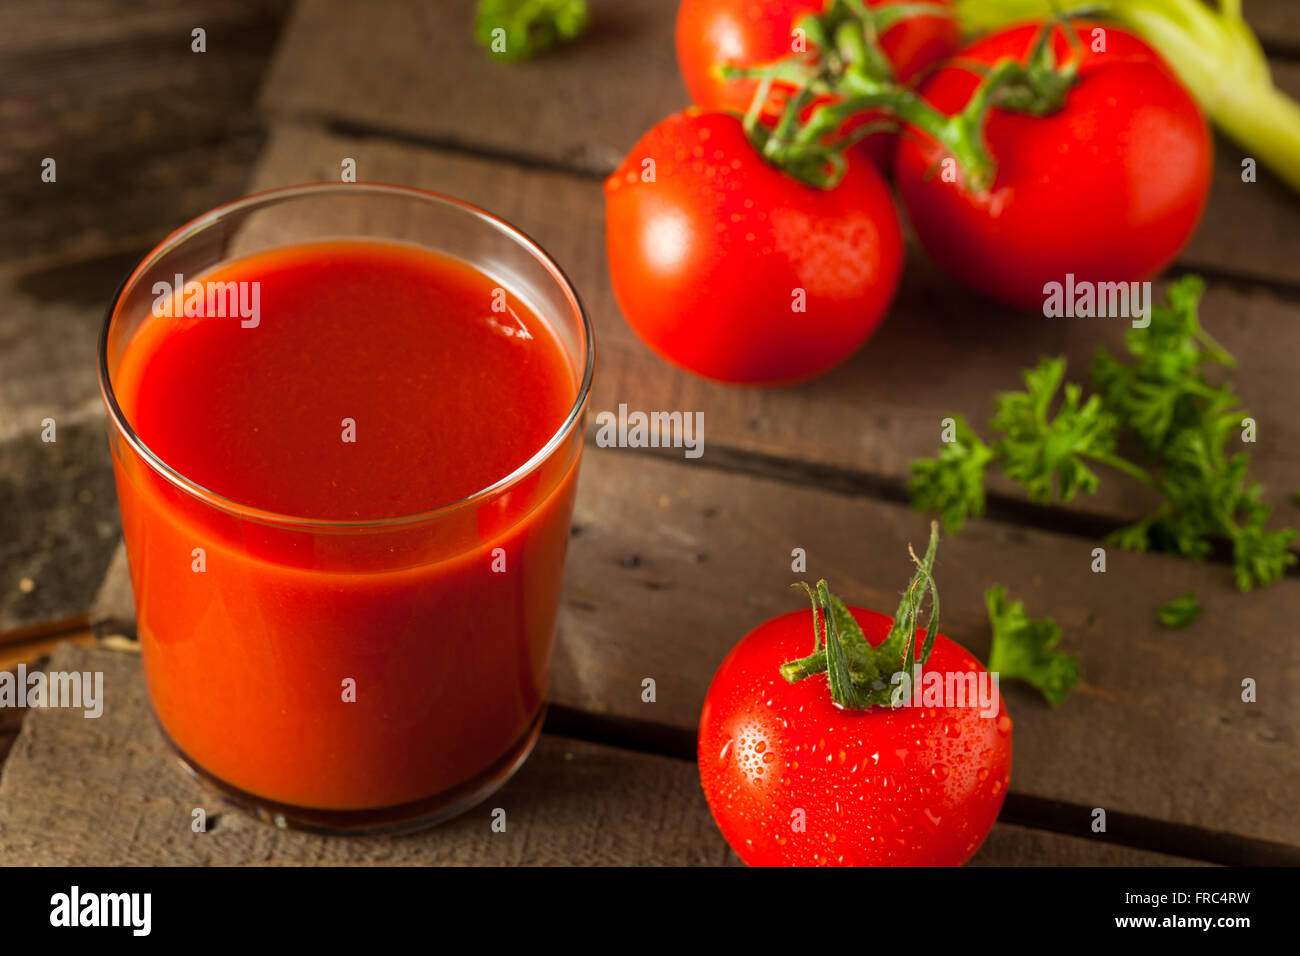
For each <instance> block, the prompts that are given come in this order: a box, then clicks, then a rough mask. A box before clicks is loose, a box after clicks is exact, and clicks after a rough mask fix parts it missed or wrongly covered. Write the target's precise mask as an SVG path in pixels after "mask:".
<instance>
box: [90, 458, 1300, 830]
mask: <svg viewBox="0 0 1300 956" xmlns="http://www.w3.org/2000/svg"><path fill="white" fill-rule="evenodd" d="M707 458H708V454H707V452H706V454H705V458H704V459H701V460H700V461H701V462H702V463H707ZM574 521H575V529H574V540H573V542H572V546H571V549H570V558H569V566H568V569H567V576H566V582H565V599H564V605H563V608H562V612H561V619H560V636H559V640H558V643H557V647H556V653H555V664H554V678H553V680H554V683H553V687H552V694H551V696H552V699H553V700H554V701H556V702H557V703H560V704H563V705H565V706H568V707H573V708H577V709H579V710H583V711H588V712H592V713H596V714H604V715H610V716H615V717H622V718H634V719H639V720H643V721H650V722H654V723H658V724H663V725H670V726H673V727H677V728H684V729H690V730H693V729H694V728H695V726H696V724H697V721H698V717H699V712H700V708H701V706H702V704H703V701H704V694H705V692H706V690H707V689H708V685H709V682H710V680H711V679H712V676H713V673H714V671H715V669H716V668H717V666H718V664H719V663H720V662H721V660H722V658H723V657H724V656H725V654H726V652H727V651H728V650H729V649H730V647H731V646H732V645H733V644H734V643H735V642H736V641H738V640H739V639H740V637H741V636H742V635H743V634H744V633H745V632H746V631H748V630H749V629H750V628H752V627H754V626H756V625H758V624H759V623H760V622H762V621H763V620H765V619H766V618H768V617H770V616H772V615H775V614H778V613H782V612H785V611H790V610H797V609H799V607H800V603H799V600H797V599H796V598H795V597H794V596H792V595H791V594H790V592H789V590H788V587H789V584H790V583H791V581H792V580H798V579H799V578H805V577H806V578H808V579H810V580H815V579H816V578H819V577H826V578H827V579H829V580H830V582H831V583H832V585H833V586H834V587H835V589H836V590H837V591H838V592H839V593H841V595H842V596H843V597H844V598H845V600H847V601H851V602H852V603H856V604H860V605H862V606H865V607H870V608H876V609H879V610H881V611H884V612H888V613H892V611H893V609H894V607H895V606H896V604H897V600H898V588H899V587H901V586H902V584H903V583H905V580H906V577H907V562H906V551H905V547H906V544H907V542H909V541H910V542H920V541H922V540H924V537H925V522H924V520H923V519H922V518H920V517H918V516H916V515H914V514H912V513H911V512H909V511H908V510H907V509H905V508H903V507H901V506H898V505H891V504H886V503H882V502H879V501H874V500H866V499H860V498H854V497H849V496H842V495H837V494H831V493H827V492H823V491H818V490H815V489H809V488H805V487H799V486H797V485H788V484H780V483H777V482H773V481H769V480H766V479H760V478H753V477H746V476H740V475H733V474H728V473H723V472H719V471H716V470H713V469H710V468H708V467H699V466H698V464H697V466H694V467H692V466H691V465H688V464H686V463H681V462H674V461H668V460H664V459H659V458H654V457H651V456H648V455H644V454H637V453H633V452H628V451H624V450H618V449H609V450H606V449H599V448H590V447H589V448H588V449H587V458H586V461H585V462H584V465H583V474H582V477H581V480H580V487H579V492H578V503H577V510H576V513H575V518H574ZM796 547H799V548H804V549H806V551H807V556H808V571H807V574H806V575H805V574H792V573H791V572H790V560H791V550H792V549H793V548H796ZM1091 547H1092V543H1091V542H1088V541H1085V540H1082V539H1074V538H1063V537H1059V536H1055V535H1051V534H1046V533H1042V532H1037V531H1029V530H1025V529H1022V528H1017V527H1014V526H1009V525H1004V524H1000V523H996V522H980V523H976V524H973V525H971V526H969V527H968V528H967V530H965V531H964V532H963V533H962V534H960V535H957V536H953V537H949V538H948V539H947V540H946V541H945V542H944V543H943V545H942V546H941V548H940V557H939V564H938V578H939V582H940V586H941V588H942V590H943V614H944V618H943V629H944V632H945V633H947V634H948V635H949V636H951V637H952V638H953V639H955V640H957V641H959V642H960V643H962V644H964V645H965V646H967V647H968V648H970V649H971V650H972V651H973V652H974V653H976V654H977V655H978V656H980V657H981V658H984V657H985V656H986V655H987V651H988V642H989V633H988V625H987V622H986V620H985V611H984V605H983V597H982V595H983V592H984V590H985V589H987V588H988V587H989V586H990V585H992V584H994V583H1001V584H1004V585H1006V586H1007V587H1008V588H1009V590H1010V592H1011V593H1012V595H1013V596H1014V597H1018V598H1021V599H1023V600H1024V601H1025V603H1026V607H1027V608H1028V609H1029V611H1030V613H1031V615H1032V616H1034V617H1040V616H1047V615H1050V616H1052V617H1053V618H1055V620H1056V621H1057V622H1058V623H1059V624H1060V625H1061V627H1062V628H1063V629H1064V632H1065V637H1064V641H1063V646H1064V647H1065V648H1066V649H1067V650H1069V651H1071V652H1075V653H1078V654H1079V655H1080V656H1081V659H1082V664H1083V668H1084V679H1083V681H1082V683H1081V684H1080V686H1079V688H1078V689H1077V690H1076V691H1075V693H1074V695H1073V696H1072V697H1071V698H1070V700H1069V701H1068V702H1067V703H1066V704H1065V705H1063V706H1062V707H1060V708H1058V709H1055V710H1053V709H1051V708H1049V707H1047V706H1046V705H1045V704H1044V703H1043V702H1042V700H1041V699H1040V698H1039V697H1037V695H1036V694H1035V693H1034V692H1033V691H1031V690H1030V689H1028V688H1027V687H1025V686H1023V685H1017V684H1008V685H1006V686H1005V687H1004V688H1003V691H1004V694H1005V695H1006V699H1007V702H1008V709H1009V711H1010V713H1011V714H1012V716H1013V718H1014V719H1015V721H1016V730H1015V751H1016V753H1015V769H1014V772H1013V774H1012V785H1011V789H1012V792H1014V793H1021V794H1025V795H1028V796H1033V797H1039V798H1043V799H1048V800H1055V801H1059V802H1063V803H1070V804H1073V805H1076V806H1087V807H1102V808H1105V809H1107V810H1108V811H1109V812H1122V813H1126V814H1129V815H1132V816H1137V817H1144V818H1148V819H1158V820H1165V821H1169V822H1173V823H1182V824H1187V825H1191V826H1196V827H1200V828H1203V829H1205V830H1209V831H1215V832H1218V833H1225V834H1229V835H1232V834H1236V835H1239V836H1242V837H1249V838H1254V839H1260V840H1267V841H1274V842H1277V843H1282V844H1288V845H1290V846H1294V847H1300V820H1297V819H1296V817H1295V813H1294V806H1293V804H1294V799H1293V798H1294V782H1295V780H1296V779H1298V778H1300V734H1298V733H1297V727H1298V726H1300V718H1298V717H1297V716H1296V714H1297V713H1300V708H1297V704H1300V649H1298V648H1297V647H1296V646H1295V642H1294V641H1293V640H1291V638H1292V637H1293V634H1294V630H1295V629H1294V625H1293V623H1292V622H1294V620H1295V619H1296V617H1297V615H1300V582H1297V581H1295V580H1287V581H1284V582H1282V583H1281V584H1279V585H1276V586H1274V587H1272V588H1269V589H1267V590H1265V591H1261V592H1257V593H1255V594H1252V595H1250V596H1241V595H1238V594H1236V593H1235V592H1234V591H1232V589H1231V587H1230V585H1229V583H1228V582H1227V581H1226V580H1225V575H1224V569H1222V568H1219V567H1213V566H1206V565H1195V564H1190V563H1188V562H1185V561H1180V560H1177V559H1173V558H1167V557H1163V556H1156V555H1133V554H1124V553H1120V552H1114V551H1112V552H1111V554H1110V555H1109V560H1108V570H1107V572H1106V573H1104V574H1094V573H1092V572H1091V570H1090V563H1091V560H1092V558H1091ZM1193 589H1194V590H1195V591H1196V592H1197V594H1198V595H1199V596H1200V598H1201V600H1202V601H1203V603H1204V604H1205V606H1206V610H1205V614H1204V616H1203V617H1202V619H1201V620H1199V621H1198V622H1197V623H1196V624H1195V625H1193V626H1192V627H1190V628H1188V629H1187V630H1184V631H1171V630H1167V629H1164V628H1162V627H1161V626H1160V625H1158V624H1157V623H1156V620H1155V608H1156V606H1157V605H1158V604H1160V603H1162V602H1164V601H1166V600H1168V599H1170V598H1172V597H1175V596H1176V595H1178V594H1181V593H1183V592H1185V591H1188V590H1193ZM114 600H115V601H116V603H118V604H119V605H121V604H122V603H125V602H126V601H127V600H129V598H128V597H127V596H126V595H124V594H120V593H119V594H118V595H117V596H116V598H115V599H114ZM647 677H650V678H653V679H654V680H655V681H656V685H657V699H656V701H655V702H654V703H645V702H643V701H642V699H641V694H642V680H643V679H644V678H647ZM1246 677H1251V678H1253V679H1255V680H1256V681H1258V683H1259V702H1258V703H1254V704H1244V703H1242V701H1241V697H1240V694H1241V681H1242V679H1243V678H1246ZM1089 820H1090V818H1089V817H1088V816H1087V815H1080V819H1079V827H1080V834H1079V835H1080V836H1081V837H1087V836H1089V835H1090V834H1089V832H1088V830H1087V828H1088V825H1089Z"/></svg>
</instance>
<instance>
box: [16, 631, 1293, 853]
mask: <svg viewBox="0 0 1300 956" xmlns="http://www.w3.org/2000/svg"><path fill="white" fill-rule="evenodd" d="M87 623H88V619H87V618H86V617H84V616H81V617H77V618H70V619H67V620H66V621H63V622H54V623H51V624H47V625H42V626H41V627H39V628H25V629H23V631H21V632H18V631H15V632H10V633H9V634H8V635H0V645H5V647H6V652H5V653H4V654H0V669H7V668H10V667H14V666H16V664H17V663H18V661H20V660H21V661H25V662H26V663H28V664H29V665H31V664H34V663H38V662H39V661H40V660H41V659H43V658H44V657H46V656H47V655H48V654H49V653H50V651H52V649H53V646H54V644H56V643H58V642H59V641H62V640H75V641H77V642H78V643H99V644H100V646H103V647H107V648H109V649H115V650H118V651H123V650H126V647H124V644H123V642H124V640H125V639H124V638H122V637H121V636H120V635H121V634H122V633H128V634H132V635H134V633H135V627H134V623H133V622H121V621H113V622H109V621H105V622H99V623H98V624H97V625H96V626H95V628H94V629H93V630H92V629H87V626H86V625H87ZM60 626H62V630H60ZM15 638H20V639H15ZM21 724H22V718H21V716H19V717H18V718H17V719H6V720H4V721H3V722H0V769H3V765H4V760H5V757H6V756H7V755H8V752H9V749H10V747H12V745H13V742H14V740H15V739H16V738H17V736H18V733H19V731H20V729H21ZM543 732H544V733H545V734H548V735H550V736H552V737H559V738H567V739H571V740H579V741H584V742H586V743H592V744H602V745H605V746H610V747H617V748H619V749H622V750H627V751H631V752H634V753H645V754H653V755H655V756H661V757H667V758H671V759H676V760H683V761H688V762H695V760H696V736H695V733H694V731H692V730H690V729H687V728H682V727H674V726H670V725H666V724H660V723H657V722H655V721H648V720H639V719H635V718H630V717H620V716H612V715H607V714H598V713H594V712H591V711H585V710H580V709H577V708H574V707H568V706H564V705H560V704H550V705H549V707H548V710H547V715H546V722H545V725H544V727H543ZM1091 813H1092V810H1091V808H1089V807H1087V806H1083V805H1081V804H1074V803H1068V802H1064V801H1059V800H1049V799H1044V798H1041V797H1034V796H1030V795H1026V794H1021V793H1017V792H1016V791H1015V790H1014V789H1013V790H1011V791H1010V792H1009V793H1008V794H1007V799H1006V803H1005V804H1004V806H1003V809H1002V812H1001V814H999V816H998V821H999V822H1000V823H1005V824H1013V825H1016V826H1021V827H1025V828H1028V829H1034V830H1042V831H1046V832H1050V833H1057V834H1061V835H1063V836H1070V837H1078V836H1079V834H1080V831H1081V826H1084V825H1086V821H1088V820H1089V819H1090V818H1091ZM1104 840H1105V842H1107V843H1111V844H1115V845H1119V846H1125V847H1129V848H1131V849H1136V850H1145V851H1148V852H1153V853H1161V854H1166V855H1169V856H1176V857H1182V858H1184V859H1188V860H1197V861H1203V862H1208V863H1217V864H1223V865H1227V866H1247V865H1268V866H1296V865H1300V848H1297V847H1291V846H1287V845H1285V844H1281V843H1276V842H1273V841H1270V840H1261V839H1254V838H1251V837H1244V836H1238V835H1233V834H1225V833H1220V832H1216V831H1213V830H1207V829H1204V828H1201V827H1196V826H1190V825H1187V824H1180V823H1171V822H1168V821H1164V820H1159V819H1153V818H1149V817H1144V816H1140V815H1136V814H1128V813H1123V812H1118V811H1112V812H1109V813H1108V814H1107V834H1106V836H1105V838H1104Z"/></svg>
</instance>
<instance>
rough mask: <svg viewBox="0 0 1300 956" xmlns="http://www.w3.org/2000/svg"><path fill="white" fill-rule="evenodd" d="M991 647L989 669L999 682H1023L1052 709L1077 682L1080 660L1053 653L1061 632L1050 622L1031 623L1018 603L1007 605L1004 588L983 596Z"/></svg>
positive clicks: (1013, 602)
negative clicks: (991, 641)
mask: <svg viewBox="0 0 1300 956" xmlns="http://www.w3.org/2000/svg"><path fill="white" fill-rule="evenodd" d="M984 604H985V605H986V606H987V607H988V612H989V626H990V627H992V629H993V643H992V646H991V647H990V648H989V663H988V669H989V671H990V672H993V673H996V674H998V679H999V680H1005V679H1007V678H1013V679H1016V680H1023V681H1025V682H1026V683H1028V684H1030V685H1032V686H1034V687H1036V688H1038V690H1039V692H1040V693H1042V695H1043V697H1045V698H1046V699H1047V702H1048V703H1049V704H1051V705H1052V706H1053V707H1056V706H1059V705H1060V703H1061V702H1062V701H1064V700H1065V698H1066V697H1067V696H1069V693H1070V690H1071V689H1072V688H1073V687H1074V685H1075V684H1076V683H1077V682H1078V680H1079V658H1078V657H1077V656H1075V655H1073V654H1066V653H1065V652H1064V651H1060V650H1057V649H1056V645H1057V642H1059V641H1060V639H1061V629H1060V628H1059V627H1057V626H1056V622H1055V621H1053V620H1052V619H1051V618H1046V617H1045V618H1042V619H1040V620H1037V621H1031V620H1030V619H1029V615H1028V614H1026V613H1025V606H1024V604H1023V603H1022V602H1020V601H1008V600H1007V591H1006V588H1004V587H1002V585H1000V584H995V585H994V586H993V587H991V588H989V589H988V590H987V591H986V592H984Z"/></svg>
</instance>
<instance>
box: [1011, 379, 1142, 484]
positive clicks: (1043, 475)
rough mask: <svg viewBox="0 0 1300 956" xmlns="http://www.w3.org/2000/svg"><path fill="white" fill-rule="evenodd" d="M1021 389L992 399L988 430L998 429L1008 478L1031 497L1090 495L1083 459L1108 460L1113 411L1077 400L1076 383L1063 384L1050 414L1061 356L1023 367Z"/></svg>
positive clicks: (1095, 400)
mask: <svg viewBox="0 0 1300 956" xmlns="http://www.w3.org/2000/svg"><path fill="white" fill-rule="evenodd" d="M1024 379H1025V391H1023V392H1003V393H1002V394H1000V395H998V396H997V398H996V399H994V403H993V421H992V426H993V429H994V430H995V431H997V432H1000V433H1001V434H1002V437H1001V438H999V439H998V440H997V441H996V442H995V443H994V446H993V447H994V452H995V454H996V455H997V457H998V459H999V460H1000V461H1001V463H1002V470H1003V471H1004V472H1006V475H1007V477H1008V478H1011V479H1012V480H1014V481H1016V482H1017V483H1019V484H1020V485H1021V486H1022V487H1023V488H1024V489H1025V491H1027V492H1028V493H1029V497H1030V498H1031V499H1032V500H1034V501H1039V502H1043V501H1051V500H1052V499H1053V497H1055V498H1057V499H1059V500H1061V501H1070V500H1072V499H1073V498H1074V496H1075V495H1076V494H1079V493H1083V494H1086V495H1090V494H1092V493H1093V492H1094V491H1096V490H1097V484H1098V481H1099V479H1098V478H1097V475H1096V473H1095V472H1094V471H1092V469H1091V468H1089V467H1088V466H1087V464H1085V462H1084V459H1085V458H1087V457H1091V458H1094V459H1097V460H1107V459H1109V458H1110V457H1111V454H1112V453H1113V452H1114V450H1115V430H1116V427H1117V422H1116V420H1115V416H1113V415H1112V414H1110V413H1109V412H1108V411H1106V410H1105V409H1104V408H1103V407H1102V403H1101V399H1100V398H1099V397H1098V396H1096V395H1093V396H1091V397H1089V398H1088V400H1087V401H1086V402H1082V401H1081V398H1082V394H1083V393H1082V390H1081V389H1080V388H1079V386H1078V385H1066V386H1065V389H1064V395H1063V399H1062V401H1061V402H1060V406H1059V408H1057V410H1056V412H1055V414H1053V412H1052V406H1053V405H1054V404H1055V400H1056V393H1057V391H1058V390H1060V388H1061V382H1062V381H1063V380H1064V379H1065V359H1064V358H1063V357H1060V358H1045V359H1043V360H1042V361H1040V362H1039V363H1038V365H1037V367H1035V368H1032V369H1028V370H1026V371H1025V372H1024Z"/></svg>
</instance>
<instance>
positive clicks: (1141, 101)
mask: <svg viewBox="0 0 1300 956" xmlns="http://www.w3.org/2000/svg"><path fill="white" fill-rule="evenodd" d="M1074 28H1075V29H1076V30H1077V32H1078V36H1079V38H1080V40H1081V43H1082V46H1081V49H1080V50H1078V51H1077V52H1076V50H1075V48H1073V47H1072V46H1071V44H1070V43H1069V41H1068V38H1067V35H1066V33H1065V30H1064V29H1063V28H1062V27H1061V26H1060V25H1056V26H1054V27H1053V36H1052V44H1053V50H1054V52H1055V56H1056V58H1057V60H1058V61H1060V62H1062V63H1066V62H1068V61H1070V60H1071V59H1072V58H1074V57H1078V58H1079V60H1078V68H1077V79H1076V80H1075V81H1074V83H1073V85H1072V86H1071V87H1070V88H1069V89H1068V91H1067V92H1066V93H1065V97H1064V101H1063V103H1062V104H1061V105H1060V108H1059V109H1056V110H1053V111H1049V112H1048V113H1047V114H1046V115H1042V116H1038V115H1032V114H1031V113H1025V112H1011V111H1008V110H1005V109H1000V108H998V107H996V106H995V107H994V108H993V109H992V110H991V111H990V112H989V114H988V117H987V126H986V127H985V130H984V136H985V140H986V142H987V147H988V153H989V154H990V156H991V158H992V160H993V162H994V163H995V164H996V177H995V179H994V180H993V182H992V184H991V186H990V187H989V189H988V190H987V191H979V190H972V189H970V188H969V187H968V185H967V184H966V183H965V182H964V180H963V178H962V175H961V171H960V169H957V170H956V171H955V174H949V172H950V170H945V168H944V164H945V151H944V147H942V146H941V145H939V144H938V143H936V142H935V141H934V140H933V139H931V138H929V137H927V136H925V135H923V134H917V135H915V136H906V137H903V138H902V139H901V141H900V143H899V147H898V154H897V156H896V159H895V163H894V176H895V179H896V181H897V184H898V189H899V192H900V194H901V195H902V198H903V202H904V204H905V206H906V208H907V212H908V215H909V217H910V219H911V222H912V225H913V227H914V228H915V230H916V233H917V236H918V237H919V238H920V240H921V243H922V245H923V246H924V247H925V248H926V250H927V251H928V252H929V253H930V255H931V256H932V257H933V258H934V259H935V261H937V262H938V263H939V265H940V266H942V267H943V268H944V270H945V271H947V272H949V273H950V274H951V275H953V276H955V277H956V278H958V279H960V280H961V281H962V282H964V283H966V284H967V285H969V286H971V287H972V288H974V289H977V290H979V291H980V292H983V293H984V294H986V295H988V296H990V297H991V298H993V299H996V300H998V301H1000V302H1004V303H1007V304H1009V305H1013V306H1017V307H1021V308H1028V309H1040V308H1042V305H1043V299H1044V292H1045V290H1044V286H1045V285H1046V284H1047V283H1049V282H1064V281H1065V280H1066V276H1067V274H1072V275H1073V276H1074V279H1075V281H1076V282H1079V281H1086V282H1128V281H1137V280H1145V279H1149V278H1151V277H1152V276H1154V275H1155V274H1157V273H1158V272H1159V271H1160V270H1162V269H1163V268H1164V267H1165V266H1167V265H1168V264H1169V263H1170V262H1171V261H1172V260H1173V259H1174V257H1175V256H1176V255H1177V254H1178V252H1179V251H1180V250H1181V249H1182V248H1183V246H1184V245H1185V244H1186V243H1187V241H1188V239H1189V238H1190V237H1191V235H1192V232H1193V231H1194V230H1195V228H1196V225H1197V223H1198V221H1199V220H1200V216H1201V212H1202V210H1203V209H1204V207H1205V201H1206V196H1207V193H1208V191H1209V186H1210V177H1211V167H1212V161H1213V143H1212V141H1211V138H1210V131H1209V127H1208V126H1207V125H1206V122H1205V117H1204V116H1203V114H1202V113H1201V110H1200V108H1199V107H1198V106H1197V105H1196V102H1195V101H1194V100H1193V99H1192V97H1191V95H1190V94H1189V93H1188V92H1187V91H1186V90H1185V89H1184V88H1183V86H1182V85H1181V84H1180V83H1179V81H1178V79H1177V78H1176V77H1175V76H1174V74H1173V72H1172V71H1171V70H1170V68H1169V67H1168V66H1166V65H1165V63H1164V62H1163V61H1162V60H1161V59H1160V57H1159V55H1158V54H1156V53H1155V51H1153V50H1152V49H1151V48H1150V47H1149V46H1147V45H1146V44H1145V43H1143V42H1142V41H1141V40H1139V39H1138V38H1136V37H1134V36H1133V35H1132V34H1129V33H1126V32H1125V31H1123V30H1121V29H1119V28H1117V27H1113V26H1105V27H1102V26H1099V25H1095V24H1091V23H1076V24H1075V26H1074ZM1041 29H1042V25H1041V24H1033V23H1030V24H1024V25H1021V26H1016V27H1011V28H1009V29H1006V30H1002V31H1000V32H997V33H993V34H990V35H989V36H986V37H984V38H982V39H980V40H977V41H975V42H974V43H972V44H971V45H970V46H968V47H966V48H965V49H964V50H962V51H961V52H960V53H959V54H957V56H956V57H955V58H954V60H953V62H952V63H951V64H949V65H948V66H945V67H944V68H943V69H941V70H939V71H938V72H936V73H935V74H934V75H932V76H931V77H930V78H929V80H927V81H926V82H925V83H924V85H923V86H922V87H921V94H922V95H923V96H924V97H925V99H926V100H927V101H928V102H929V103H930V104H931V105H933V106H934V107H935V108H936V109H938V110H939V111H940V112H942V113H944V114H948V115H952V114H956V113H958V112H960V111H961V110H962V109H963V108H964V107H965V106H966V105H967V103H968V101H969V100H970V99H971V96H972V94H973V93H974V92H975V89H976V87H977V86H978V84H979V83H980V79H981V78H980V76H979V75H977V74H976V73H974V72H972V70H971V68H970V66H971V65H972V64H975V65H980V64H983V65H984V66H986V67H990V66H992V65H993V64H995V63H997V62H998V61H999V60H1002V59H1004V58H1008V57H1013V58H1016V59H1017V60H1020V61H1022V62H1024V61H1026V59H1027V57H1028V55H1029V53H1030V50H1031V48H1032V47H1033V45H1034V43H1035V39H1036V38H1037V36H1038V35H1039V32H1040V30H1041Z"/></svg>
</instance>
